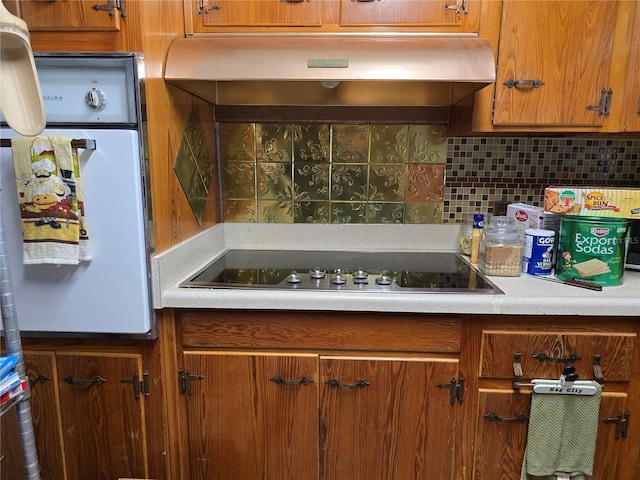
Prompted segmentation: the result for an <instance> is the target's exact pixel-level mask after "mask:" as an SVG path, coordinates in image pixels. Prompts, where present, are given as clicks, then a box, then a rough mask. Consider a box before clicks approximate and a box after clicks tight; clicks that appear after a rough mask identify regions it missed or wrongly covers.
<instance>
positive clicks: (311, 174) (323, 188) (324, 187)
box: [293, 162, 329, 200]
mask: <svg viewBox="0 0 640 480" xmlns="http://www.w3.org/2000/svg"><path fill="white" fill-rule="evenodd" d="M293 180H294V189H295V190H294V198H295V199H297V200H329V164H328V163H300V162H298V163H296V164H295V165H294V171H293Z"/></svg>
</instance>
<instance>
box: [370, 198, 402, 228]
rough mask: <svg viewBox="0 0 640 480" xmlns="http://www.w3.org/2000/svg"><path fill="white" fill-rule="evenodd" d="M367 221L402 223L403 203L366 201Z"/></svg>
mask: <svg viewBox="0 0 640 480" xmlns="http://www.w3.org/2000/svg"><path fill="white" fill-rule="evenodd" d="M367 223H404V203H374V202H371V203H368V204H367Z"/></svg>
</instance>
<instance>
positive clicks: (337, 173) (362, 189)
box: [331, 164, 367, 201]
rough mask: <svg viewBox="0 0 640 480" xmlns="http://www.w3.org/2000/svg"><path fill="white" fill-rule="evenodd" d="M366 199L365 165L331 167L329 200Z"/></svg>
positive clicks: (337, 165) (335, 165)
mask: <svg viewBox="0 0 640 480" xmlns="http://www.w3.org/2000/svg"><path fill="white" fill-rule="evenodd" d="M366 199H367V166H366V165H340V164H333V165H331V200H365V201H366Z"/></svg>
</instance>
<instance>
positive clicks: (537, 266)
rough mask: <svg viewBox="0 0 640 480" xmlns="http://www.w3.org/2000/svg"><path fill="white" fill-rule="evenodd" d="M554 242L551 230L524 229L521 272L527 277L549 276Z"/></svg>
mask: <svg viewBox="0 0 640 480" xmlns="http://www.w3.org/2000/svg"><path fill="white" fill-rule="evenodd" d="M555 241H556V232H554V231H553V230H543V229H541V228H528V229H526V230H525V231H524V248H523V249H522V271H523V272H524V273H528V274H529V275H549V274H551V267H552V266H553V261H552V259H553V247H554V245H555Z"/></svg>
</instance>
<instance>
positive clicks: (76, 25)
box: [10, 0, 126, 32]
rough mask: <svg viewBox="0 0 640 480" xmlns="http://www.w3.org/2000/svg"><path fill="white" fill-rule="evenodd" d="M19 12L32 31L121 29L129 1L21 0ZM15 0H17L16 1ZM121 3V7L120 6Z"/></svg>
mask: <svg viewBox="0 0 640 480" xmlns="http://www.w3.org/2000/svg"><path fill="white" fill-rule="evenodd" d="M10 1H11V0H10ZM17 2H18V8H19V15H20V17H21V18H22V19H23V20H24V21H25V22H27V25H28V26H29V30H30V31H36V32H37V31H52V32H54V31H78V32H83V31H86V32H100V31H107V32H108V31H119V30H120V29H121V26H122V19H123V18H124V17H125V16H126V10H125V5H126V3H125V1H124V0H122V1H118V2H115V1H113V0H95V1H86V0H65V1H47V2H43V1H38V0H17ZM14 3H15V2H14ZM118 6H119V7H118Z"/></svg>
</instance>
